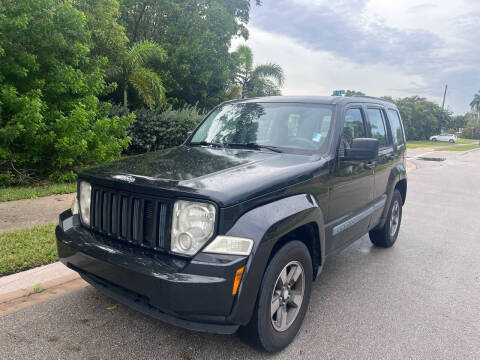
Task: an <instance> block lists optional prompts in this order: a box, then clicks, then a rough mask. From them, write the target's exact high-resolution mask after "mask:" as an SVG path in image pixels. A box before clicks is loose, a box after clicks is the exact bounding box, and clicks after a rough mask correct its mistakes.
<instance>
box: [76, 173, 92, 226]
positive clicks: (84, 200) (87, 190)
mask: <svg viewBox="0 0 480 360" xmlns="http://www.w3.org/2000/svg"><path fill="white" fill-rule="evenodd" d="M78 197H79V200H80V201H79V202H80V215H81V219H82V222H83V223H84V224H85V225H90V203H91V199H92V186H91V185H90V184H89V183H88V182H86V181H81V182H80V193H79V194H78Z"/></svg>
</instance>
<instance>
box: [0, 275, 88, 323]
mask: <svg viewBox="0 0 480 360" xmlns="http://www.w3.org/2000/svg"><path fill="white" fill-rule="evenodd" d="M87 285H88V283H87V282H85V281H84V280H82V279H81V278H80V277H79V276H78V275H77V274H71V275H66V276H62V277H60V278H57V279H54V280H50V281H47V282H45V283H43V284H40V288H39V289H38V291H37V292H34V290H33V288H32V289H31V291H29V292H25V290H24V289H22V290H16V291H12V292H10V293H6V294H3V295H0V317H2V316H5V315H8V314H11V313H14V312H16V311H19V310H21V309H24V308H26V307H29V306H32V305H35V304H38V303H41V302H44V301H47V300H50V299H53V298H55V297H57V296H60V295H64V294H67V293H69V292H72V291H75V290H78V289H81V288H83V287H85V286H87Z"/></svg>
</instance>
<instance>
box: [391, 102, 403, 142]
mask: <svg viewBox="0 0 480 360" xmlns="http://www.w3.org/2000/svg"><path fill="white" fill-rule="evenodd" d="M388 118H389V119H390V129H391V130H392V137H393V143H394V144H395V145H400V144H403V143H404V141H403V133H402V124H401V122H400V116H399V115H398V112H397V111H396V110H392V109H389V110H388Z"/></svg>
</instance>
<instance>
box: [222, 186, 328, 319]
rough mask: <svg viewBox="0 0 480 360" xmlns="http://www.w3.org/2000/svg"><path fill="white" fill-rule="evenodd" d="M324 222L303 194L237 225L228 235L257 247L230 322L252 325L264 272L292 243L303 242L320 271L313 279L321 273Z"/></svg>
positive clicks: (244, 218)
mask: <svg viewBox="0 0 480 360" xmlns="http://www.w3.org/2000/svg"><path fill="white" fill-rule="evenodd" d="M323 219H324V217H323V211H322V210H321V209H320V207H319V206H318V203H317V201H316V200H315V198H314V197H313V196H312V195H311V194H300V195H294V196H290V197H286V198H283V199H280V200H277V201H274V202H271V203H268V204H266V205H263V206H260V207H258V208H255V209H253V210H251V211H249V212H247V213H246V214H244V215H242V216H241V217H240V218H239V219H238V220H237V221H236V222H235V224H234V226H233V227H232V228H231V229H230V230H229V231H228V232H227V234H226V235H230V236H240V237H248V238H250V239H253V240H254V246H253V249H252V254H251V255H250V257H249V259H248V261H247V265H246V268H245V272H244V276H243V280H242V282H241V285H240V288H239V290H238V295H237V298H236V300H235V302H234V305H233V308H232V312H231V314H230V316H229V317H228V320H230V321H232V322H234V323H238V324H242V325H246V324H247V323H248V322H249V321H250V318H251V316H252V313H253V310H254V308H255V304H256V300H257V295H258V290H259V288H260V284H261V281H262V278H263V274H264V273H265V269H266V267H267V265H268V263H269V261H270V260H271V258H272V257H273V256H274V254H275V253H276V252H277V251H278V250H279V249H280V248H281V247H282V246H283V245H284V244H286V243H287V242H289V241H290V240H293V239H294V238H295V240H300V241H302V242H304V243H305V244H306V246H307V248H308V249H309V251H310V252H311V255H312V265H313V266H314V267H315V266H316V269H317V270H316V272H315V270H314V275H315V274H316V273H318V272H319V271H321V268H322V266H323V262H324V259H325V233H324V221H323ZM305 235H311V237H310V238H305V237H304V236H305ZM296 236H302V237H303V239H301V238H296Z"/></svg>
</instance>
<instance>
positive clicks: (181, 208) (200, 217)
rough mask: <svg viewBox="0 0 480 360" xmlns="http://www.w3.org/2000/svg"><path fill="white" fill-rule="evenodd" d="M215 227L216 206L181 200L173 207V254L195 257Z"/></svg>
mask: <svg viewBox="0 0 480 360" xmlns="http://www.w3.org/2000/svg"><path fill="white" fill-rule="evenodd" d="M214 226H215V206H213V205H211V204H206V203H200V202H193V201H184V200H179V201H177V202H175V205H174V206H173V222H172V243H171V250H172V252H175V253H178V254H183V255H194V254H196V253H197V252H198V250H200V249H201V247H202V246H203V245H205V243H206V242H207V241H208V240H209V239H210V238H211V236H212V235H213V232H214Z"/></svg>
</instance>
